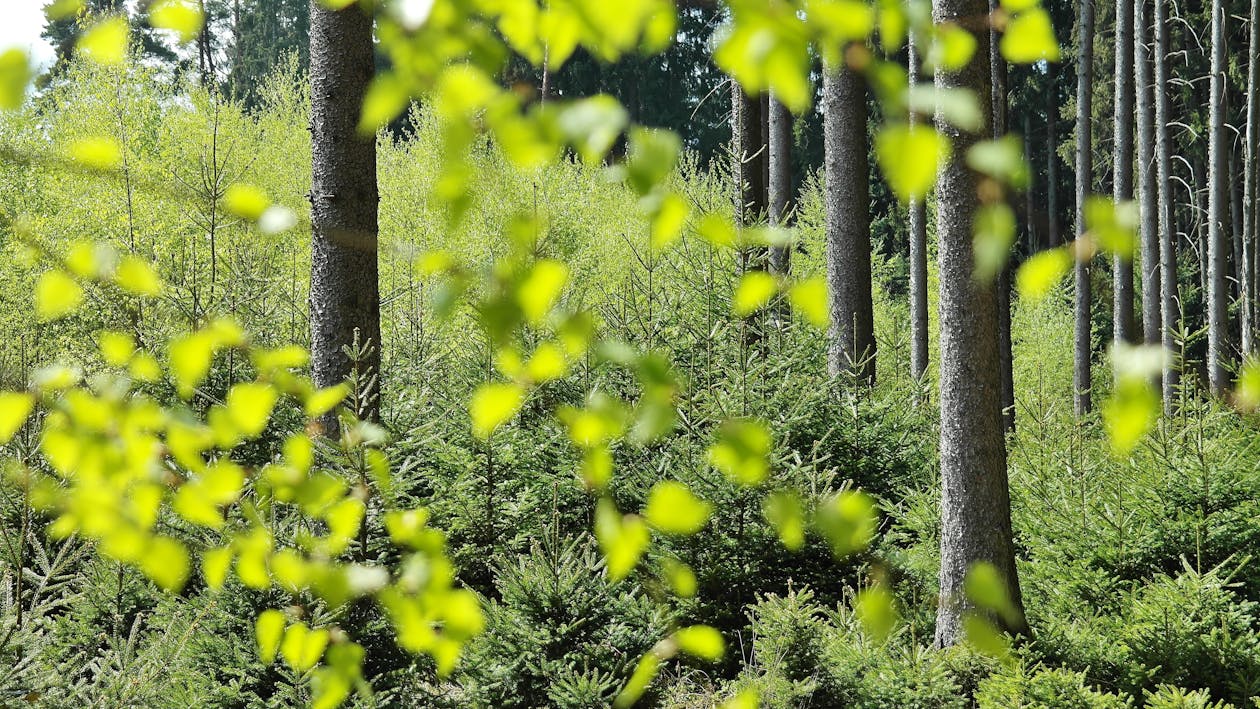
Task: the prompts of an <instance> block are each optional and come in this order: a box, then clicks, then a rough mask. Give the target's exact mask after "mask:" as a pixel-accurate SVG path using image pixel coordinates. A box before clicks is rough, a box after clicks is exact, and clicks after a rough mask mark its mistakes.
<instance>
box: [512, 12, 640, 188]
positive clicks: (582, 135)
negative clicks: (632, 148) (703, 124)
mask: <svg viewBox="0 0 1260 709" xmlns="http://www.w3.org/2000/svg"><path fill="white" fill-rule="evenodd" d="M522 4H526V3H522ZM629 118H630V117H629V114H627V113H626V109H624V108H622V107H621V104H620V103H618V102H617V99H615V98H613V97H612V96H608V95H605V94H600V95H598V96H592V97H590V98H586V99H582V100H580V101H575V102H573V103H572V104H569V106H567V107H566V108H565V109H564V110H563V111H561V113H560V130H562V131H563V132H564V136H565V138H566V139H567V140H568V141H569V143H570V144H572V145H573V147H574V148H576V149H577V152H578V155H579V156H581V158H582V160H583V161H585V162H587V163H590V164H597V163H599V162H601V161H602V160H603V159H604V156H605V155H607V154H608V151H609V149H611V148H612V146H613V143H615V142H617V136H619V135H621V131H622V130H623V129H624V128H625V127H626V124H627V123H628V122H629Z"/></svg>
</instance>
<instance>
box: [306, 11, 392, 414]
mask: <svg viewBox="0 0 1260 709" xmlns="http://www.w3.org/2000/svg"><path fill="white" fill-rule="evenodd" d="M310 42H311V44H310V50H311V144H312V149H313V155H312V165H311V167H312V180H311V194H310V200H311V229H312V246H311V292H310V308H311V368H312V373H313V378H314V381H315V384H316V385H317V386H320V387H327V386H333V385H336V384H340V383H341V382H343V381H344V380H345V379H346V378H347V377H348V376H349V375H350V374H351V371H352V367H353V366H354V363H352V362H351V361H350V359H349V358H348V357H347V356H346V354H345V353H344V351H343V348H345V347H347V346H349V345H351V344H352V343H353V342H354V340H355V334H356V331H357V333H358V340H359V342H360V343H362V344H364V345H369V346H370V347H371V354H370V355H369V356H367V357H366V358H364V359H363V360H361V361H360V362H358V367H359V369H360V370H361V371H360V372H358V374H359V375H361V381H364V382H371V384H370V390H371V391H369V392H367V394H368V402H367V405H366V406H365V407H363V410H361V411H360V414H361V415H363V416H364V417H366V418H368V419H375V418H377V417H378V415H379V402H378V400H377V397H376V394H375V391H376V384H375V382H376V377H378V376H379V373H380V365H381V357H380V351H381V318H380V294H379V284H378V281H377V205H378V202H379V201H380V197H379V194H378V192H377V184H376V139H375V136H369V137H364V136H361V135H359V132H358V123H359V110H360V107H361V106H362V105H363V96H364V93H365V92H366V91H367V86H368V83H369V82H370V81H371V80H372V75H373V73H374V71H375V61H374V56H373V54H374V46H373V42H372V18H371V16H370V15H368V14H367V13H365V12H363V11H362V10H361V9H360V8H358V7H357V6H351V7H349V8H346V9H344V10H339V11H333V10H329V9H327V8H325V7H324V6H323V5H322V4H321V3H319V2H312V3H311V38H310ZM323 423H324V426H325V431H326V432H329V433H333V432H335V430H336V418H335V415H333V414H330V415H328V416H326V417H325V419H324V421H323Z"/></svg>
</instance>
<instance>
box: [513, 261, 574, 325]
mask: <svg viewBox="0 0 1260 709" xmlns="http://www.w3.org/2000/svg"><path fill="white" fill-rule="evenodd" d="M568 280H569V269H568V267H567V266H565V265H564V264H563V263H561V262H560V261H554V260H551V259H543V260H540V261H539V262H538V263H535V264H534V267H533V269H531V270H530V272H529V275H528V276H526V277H525V280H524V281H523V282H522V283H521V287H520V289H519V290H518V291H517V293H516V300H517V302H518V303H520V306H521V311H522V312H523V313H524V314H525V319H526V320H528V321H529V323H530V324H531V325H535V326H537V325H541V324H542V322H543V319H544V318H546V317H547V313H549V312H551V309H552V308H553V307H555V304H556V301H558V300H559V299H560V292H561V291H562V290H564V285H565V283H567V282H568Z"/></svg>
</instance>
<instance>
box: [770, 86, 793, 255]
mask: <svg viewBox="0 0 1260 709" xmlns="http://www.w3.org/2000/svg"><path fill="white" fill-rule="evenodd" d="M769 126H770V160H769V162H770V223H771V224H774V225H775V226H780V227H786V226H788V222H789V220H790V219H791V215H792V112H791V111H789V110H788V109H787V106H784V105H783V104H782V103H781V102H779V101H778V100H777V99H776V98H775V97H774V96H773V95H771V97H770V117H769ZM790 256H791V247H790V246H787V245H784V246H774V247H771V249H770V270H771V271H772V272H774V273H776V274H779V275H787V273H788V260H789V258H790Z"/></svg>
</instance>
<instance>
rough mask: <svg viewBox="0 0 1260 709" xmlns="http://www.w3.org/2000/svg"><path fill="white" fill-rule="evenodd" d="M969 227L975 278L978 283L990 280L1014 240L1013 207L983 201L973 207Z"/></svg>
mask: <svg viewBox="0 0 1260 709" xmlns="http://www.w3.org/2000/svg"><path fill="white" fill-rule="evenodd" d="M972 228H973V229H974V234H973V236H972V241H971V244H972V253H973V257H974V259H975V273H974V275H975V279H976V280H977V281H979V282H980V283H991V282H992V281H993V278H994V277H996V276H997V274H998V273H999V272H1000V271H1001V270H1002V269H1003V268H1006V264H1007V263H1009V262H1010V260H1011V246H1012V245H1013V244H1014V243H1015V210H1013V209H1011V207H1010V205H1008V204H1006V203H1005V202H998V203H996V204H986V205H984V206H983V207H981V208H980V209H978V210H977V211H976V216H975V221H974V223H973V225H972Z"/></svg>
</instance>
